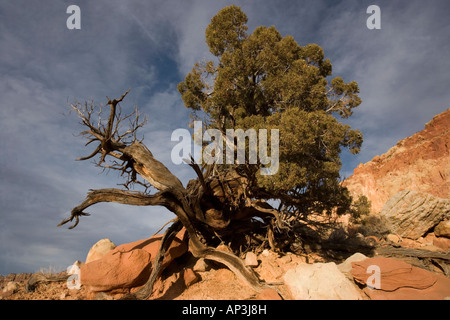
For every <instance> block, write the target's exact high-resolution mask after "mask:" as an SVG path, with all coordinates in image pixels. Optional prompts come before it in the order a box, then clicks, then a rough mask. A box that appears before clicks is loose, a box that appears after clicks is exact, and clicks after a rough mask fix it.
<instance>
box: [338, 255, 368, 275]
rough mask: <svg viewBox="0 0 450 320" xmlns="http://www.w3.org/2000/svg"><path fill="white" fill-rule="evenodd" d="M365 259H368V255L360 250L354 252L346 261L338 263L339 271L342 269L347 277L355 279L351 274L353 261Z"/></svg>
mask: <svg viewBox="0 0 450 320" xmlns="http://www.w3.org/2000/svg"><path fill="white" fill-rule="evenodd" d="M365 259H367V257H366V256H365V255H363V254H362V253H360V252H357V253H354V254H353V255H351V256H350V257H348V258H347V259H345V261H344V262H342V263H341V264H338V265H337V267H338V269H339V271H341V272H342V273H343V274H344V275H345V276H346V277H347V278H349V279H350V280H353V278H352V275H351V271H352V262H357V261H362V260H365Z"/></svg>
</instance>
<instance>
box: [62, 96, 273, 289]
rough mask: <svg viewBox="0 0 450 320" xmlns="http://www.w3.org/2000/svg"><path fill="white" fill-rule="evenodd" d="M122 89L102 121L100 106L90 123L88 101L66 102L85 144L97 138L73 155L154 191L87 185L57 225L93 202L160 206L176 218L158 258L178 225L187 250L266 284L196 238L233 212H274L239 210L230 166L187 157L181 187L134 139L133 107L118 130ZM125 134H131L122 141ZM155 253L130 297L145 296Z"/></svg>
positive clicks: (242, 191)
mask: <svg viewBox="0 0 450 320" xmlns="http://www.w3.org/2000/svg"><path fill="white" fill-rule="evenodd" d="M128 92H129V90H128V91H127V92H125V93H124V94H123V95H122V96H121V97H120V98H119V99H114V100H111V99H109V98H107V99H108V103H107V105H109V106H110V114H109V117H108V122H107V123H106V124H104V123H103V122H102V119H101V110H100V112H99V120H98V122H97V123H96V124H95V125H94V122H93V119H92V116H93V114H94V107H93V104H91V105H88V104H87V103H86V104H85V105H84V107H81V106H80V104H79V103H77V104H76V105H72V109H74V110H75V111H76V112H77V113H78V116H79V117H80V119H81V121H82V124H83V125H84V126H86V127H87V129H88V130H86V131H83V132H82V135H83V136H85V137H86V138H88V142H87V144H90V143H92V142H95V141H98V142H99V145H98V146H97V147H96V148H95V150H94V151H93V152H92V153H91V154H90V155H88V156H86V157H82V158H80V159H79V160H86V159H90V158H93V157H95V156H96V155H100V160H99V162H98V165H99V166H102V167H103V168H110V169H114V170H121V171H122V174H127V175H128V182H127V183H125V184H124V186H125V187H126V188H127V189H128V184H129V183H133V182H136V181H137V176H138V175H139V176H140V177H142V178H143V179H144V180H145V182H144V186H150V185H151V186H152V187H154V188H156V189H157V190H158V192H157V193H155V194H147V193H143V192H132V191H128V190H120V189H101V190H92V191H90V192H89V193H88V194H87V196H86V199H85V200H84V201H83V203H81V204H80V205H78V206H77V207H75V208H73V210H72V211H71V215H70V217H69V218H67V219H65V220H63V221H62V222H61V223H60V224H59V225H58V226H61V225H64V224H66V223H68V222H71V221H73V220H75V223H74V224H73V225H72V226H71V227H70V229H72V228H74V227H75V226H76V225H77V224H78V223H79V218H80V217H81V216H86V215H89V214H88V213H86V212H84V210H85V209H86V208H88V207H90V206H92V205H94V204H96V203H99V202H117V203H121V204H129V205H139V206H156V205H160V206H164V207H165V208H167V209H168V210H169V211H171V212H173V213H174V214H175V215H176V216H177V218H178V219H179V221H177V222H175V223H174V224H172V226H171V227H169V229H168V231H167V232H166V234H165V236H164V240H163V241H162V244H161V248H160V250H159V253H158V257H159V258H160V257H161V256H164V252H165V250H167V248H169V246H170V244H171V242H172V240H173V237H174V234H175V232H176V231H177V230H179V228H181V226H184V227H185V228H186V231H187V233H188V236H189V250H190V251H191V252H192V253H193V255H194V256H196V257H203V258H205V259H210V260H214V261H217V262H220V263H223V264H224V265H226V266H227V267H228V268H230V270H231V271H233V272H235V273H236V275H237V276H238V277H240V278H242V279H243V280H244V281H245V282H246V283H247V284H249V285H250V286H251V287H252V288H254V289H255V290H257V291H261V290H263V289H264V288H266V287H268V285H267V284H265V283H263V282H261V281H260V280H259V278H258V276H257V275H256V273H255V272H254V271H253V270H252V269H250V268H247V267H246V266H245V264H244V262H243V261H242V260H241V259H240V258H238V257H237V256H236V255H234V254H232V253H228V252H222V251H219V250H216V249H215V248H214V247H212V246H209V245H208V244H207V243H204V242H202V241H205V242H207V240H205V239H209V238H210V235H211V234H212V235H214V234H217V233H216V231H221V230H224V229H225V228H226V227H227V226H228V225H229V223H230V221H231V219H232V218H233V217H234V219H236V218H237V217H238V216H241V218H242V219H243V221H249V217H248V216H247V215H249V214H252V213H255V212H259V213H260V214H261V213H264V214H267V213H271V214H272V215H274V216H275V217H276V219H277V220H279V217H278V216H277V215H276V214H274V212H272V211H271V210H269V209H267V208H262V207H261V206H260V205H257V204H255V207H253V208H251V209H252V210H246V209H245V208H246V206H247V209H248V206H249V198H248V196H247V194H246V190H247V185H248V181H247V179H246V178H245V177H243V176H241V175H240V174H238V173H237V172H236V171H234V170H230V171H227V172H225V173H221V172H220V171H219V170H214V169H215V167H214V166H209V167H208V168H206V171H205V172H204V169H205V168H200V167H199V166H198V165H197V164H195V163H194V162H193V161H192V159H191V164H190V165H191V167H192V168H193V169H194V171H195V172H196V173H197V176H198V179H197V180H196V181H194V182H193V183H190V184H188V189H186V188H184V187H183V185H182V183H181V182H180V180H179V179H178V178H177V177H176V176H175V175H173V174H172V173H171V172H170V170H169V169H168V168H167V167H166V166H165V165H164V164H162V163H161V162H160V161H158V160H157V159H156V158H154V157H153V154H152V153H151V151H150V150H149V149H148V148H147V147H146V146H145V145H144V144H143V143H142V142H141V141H136V130H137V129H138V128H140V127H141V126H142V125H143V123H145V122H140V121H139V113H138V112H137V110H136V109H135V112H134V113H133V114H134V115H135V119H134V120H133V121H131V122H130V123H131V128H130V129H129V130H127V131H125V133H120V132H119V131H120V125H119V123H120V122H121V121H123V120H124V119H130V117H131V116H130V115H128V116H125V117H122V116H121V110H120V107H118V103H119V102H121V101H122V100H123V99H124V98H125V96H126V95H127V94H128ZM130 138H133V139H132V140H131V141H130V140H127V139H130ZM107 156H111V157H113V158H114V159H117V160H121V161H122V163H118V162H117V161H116V160H114V161H113V162H112V163H105V159H106V157H107ZM146 189H147V188H146ZM258 210H259V211H258ZM267 210H269V211H270V212H269V211H267ZM273 210H274V209H273ZM243 213H244V214H243ZM280 226H281V222H280ZM228 232H229V231H228ZM201 239H202V240H201ZM159 258H158V259H157V261H156V265H155V266H154V269H153V272H152V275H151V277H150V278H149V280H148V282H147V284H146V285H145V286H144V288H143V289H142V291H140V292H139V294H137V295H136V297H138V298H146V297H148V295H149V294H151V290H152V288H153V283H154V281H155V279H156V278H155V277H157V276H158V275H159V272H160V264H159V263H160V261H159V260H160V259H159Z"/></svg>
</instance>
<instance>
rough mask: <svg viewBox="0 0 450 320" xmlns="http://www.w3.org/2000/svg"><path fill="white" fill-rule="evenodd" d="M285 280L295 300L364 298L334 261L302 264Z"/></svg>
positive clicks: (292, 270)
mask: <svg viewBox="0 0 450 320" xmlns="http://www.w3.org/2000/svg"><path fill="white" fill-rule="evenodd" d="M284 282H285V283H286V285H287V286H288V288H289V291H290V292H291V295H292V297H293V298H294V299H295V300H362V299H363V297H362V295H361V292H360V291H359V290H358V289H357V288H356V286H355V285H354V284H353V283H352V282H351V281H350V280H349V279H347V278H346V277H345V275H344V274H343V273H342V272H341V271H339V269H338V268H337V266H336V264H335V263H334V262H329V263H314V264H300V265H298V266H297V267H296V268H295V269H291V270H288V271H287V272H286V273H285V275H284Z"/></svg>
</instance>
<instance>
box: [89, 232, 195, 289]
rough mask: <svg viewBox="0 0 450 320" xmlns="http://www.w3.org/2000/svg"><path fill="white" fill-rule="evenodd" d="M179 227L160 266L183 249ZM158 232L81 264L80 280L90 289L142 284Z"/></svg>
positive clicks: (151, 260)
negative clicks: (155, 234)
mask: <svg viewBox="0 0 450 320" xmlns="http://www.w3.org/2000/svg"><path fill="white" fill-rule="evenodd" d="M184 236H185V229H184V228H183V229H182V230H181V231H180V232H179V233H178V234H177V236H176V237H175V239H174V240H173V242H172V244H171V246H170V247H169V250H168V251H167V252H166V255H165V257H164V260H163V268H165V267H166V266H167V265H169V264H170V263H171V262H172V261H173V260H174V259H176V258H178V257H179V256H181V255H183V254H184V253H185V252H186V251H187V245H186V243H185V242H184V241H183V240H184ZM161 238H162V236H161V235H158V236H153V237H151V238H149V239H143V240H139V241H135V242H132V243H126V244H122V245H120V246H118V247H116V248H115V249H113V250H111V251H109V252H108V253H107V254H106V255H105V256H103V257H102V258H100V259H98V260H95V261H92V262H89V263H86V264H84V265H83V266H82V267H81V269H80V274H81V276H80V280H81V284H82V285H85V286H86V287H88V289H89V290H90V291H94V292H97V291H111V290H116V291H117V290H118V289H119V291H120V290H123V291H126V290H128V289H130V288H135V287H138V286H141V285H143V284H145V282H146V281H147V279H148V277H149V276H150V273H151V265H152V263H153V262H154V260H155V257H156V255H157V253H158V250H159V248H160V245H161Z"/></svg>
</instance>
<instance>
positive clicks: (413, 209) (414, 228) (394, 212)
mask: <svg viewBox="0 0 450 320" xmlns="http://www.w3.org/2000/svg"><path fill="white" fill-rule="evenodd" d="M380 215H381V216H382V217H385V218H386V220H387V221H388V222H389V224H390V226H389V228H390V231H391V232H392V233H395V234H398V235H400V236H402V237H406V238H410V239H418V238H419V237H421V236H423V235H424V234H425V233H426V232H427V231H429V230H430V229H432V228H433V227H434V226H435V225H436V224H438V223H439V222H440V221H442V220H444V219H446V218H448V217H449V216H450V200H447V199H440V198H436V197H433V196H432V195H430V194H426V193H421V192H417V191H409V190H403V191H400V192H398V193H397V194H395V195H394V196H393V197H391V198H390V199H389V200H388V201H387V202H386V204H385V206H384V208H383V210H382V211H381V213H380Z"/></svg>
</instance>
